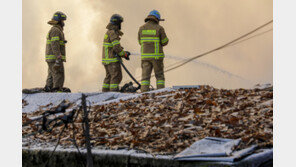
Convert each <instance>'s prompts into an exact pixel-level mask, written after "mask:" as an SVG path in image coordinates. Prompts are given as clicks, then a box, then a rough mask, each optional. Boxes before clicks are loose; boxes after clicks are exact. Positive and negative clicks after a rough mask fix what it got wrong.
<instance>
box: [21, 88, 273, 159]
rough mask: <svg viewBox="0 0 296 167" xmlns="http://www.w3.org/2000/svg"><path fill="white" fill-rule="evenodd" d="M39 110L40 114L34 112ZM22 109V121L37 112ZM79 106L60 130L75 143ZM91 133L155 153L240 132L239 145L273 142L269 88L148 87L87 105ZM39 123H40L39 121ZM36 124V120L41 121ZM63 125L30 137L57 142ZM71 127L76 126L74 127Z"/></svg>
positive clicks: (100, 140) (64, 140) (107, 142)
mask: <svg viewBox="0 0 296 167" xmlns="http://www.w3.org/2000/svg"><path fill="white" fill-rule="evenodd" d="M37 113H38V114H37ZM40 113H41V112H40V111H37V112H36V113H24V114H23V123H24V122H27V121H29V120H30V119H31V118H32V117H34V116H37V115H40ZM82 113H83V112H82V111H81V112H79V114H78V116H77V118H76V119H75V122H74V126H73V124H68V128H66V129H65V132H64V133H63V135H62V136H61V141H60V143H61V144H63V145H73V143H72V140H71V139H72V138H73V135H75V138H76V142H77V144H78V145H79V146H84V143H85V140H84V136H83V129H82V123H83V114H82ZM89 121H90V135H91V138H92V141H91V143H92V145H93V146H94V147H96V146H97V147H100V146H104V147H107V148H108V149H120V148H129V149H136V150H143V151H145V152H149V153H154V154H155V153H157V154H175V153H179V152H181V151H183V150H184V149H185V148H187V147H189V146H190V145H191V144H192V143H194V142H195V141H197V140H200V139H203V138H205V137H223V138H230V139H238V138H241V143H240V145H239V146H238V148H235V149H243V148H246V147H249V146H251V145H258V146H259V147H270V146H271V147H272V145H273V89H272V87H269V88H264V89H259V88H256V89H235V90H225V89H216V88H213V87H210V86H200V88H194V89H184V90H175V91H167V92H160V93H147V94H143V95H142V96H140V97H137V98H134V99H129V100H125V101H123V100H120V102H114V103H109V104H105V105H93V106H92V107H91V108H90V114H89ZM37 124H38V123H37ZM39 124H40V122H39ZM62 128H63V126H60V127H56V128H54V129H53V130H52V131H51V132H43V133H41V134H40V133H37V134H34V135H31V136H30V137H28V138H30V140H33V141H34V140H35V141H36V140H38V142H45V143H47V142H56V141H57V138H58V136H59V133H60V131H61V130H62ZM37 130H38V126H37V125H36V123H31V124H30V125H29V126H27V127H23V135H28V134H30V133H33V132H35V131H37ZM73 130H74V131H73Z"/></svg>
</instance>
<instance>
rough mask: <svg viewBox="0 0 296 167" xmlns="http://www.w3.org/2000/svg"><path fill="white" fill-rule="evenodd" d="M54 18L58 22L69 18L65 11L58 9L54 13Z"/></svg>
mask: <svg viewBox="0 0 296 167" xmlns="http://www.w3.org/2000/svg"><path fill="white" fill-rule="evenodd" d="M52 20H55V21H58V22H59V21H62V20H67V16H66V15H65V14H64V13H63V12H60V11H57V12H55V13H54V15H53V17H52Z"/></svg>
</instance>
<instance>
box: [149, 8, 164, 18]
mask: <svg viewBox="0 0 296 167" xmlns="http://www.w3.org/2000/svg"><path fill="white" fill-rule="evenodd" d="M148 16H155V17H156V18H157V19H158V20H159V21H164V19H161V17H160V13H159V12H158V11H157V10H152V11H151V12H150V13H149V15H148Z"/></svg>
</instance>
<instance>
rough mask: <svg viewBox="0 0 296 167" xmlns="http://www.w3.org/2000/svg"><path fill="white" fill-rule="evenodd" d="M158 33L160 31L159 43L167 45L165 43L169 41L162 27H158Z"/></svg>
mask: <svg viewBox="0 0 296 167" xmlns="http://www.w3.org/2000/svg"><path fill="white" fill-rule="evenodd" d="M159 33H160V43H161V45H162V46H165V45H167V44H168V43H169V39H168V37H167V36H166V33H165V31H164V28H163V27H161V28H160V31H159Z"/></svg>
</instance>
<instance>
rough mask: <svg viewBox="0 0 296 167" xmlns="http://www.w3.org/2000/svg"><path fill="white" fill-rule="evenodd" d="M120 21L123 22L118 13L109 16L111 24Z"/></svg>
mask: <svg viewBox="0 0 296 167" xmlns="http://www.w3.org/2000/svg"><path fill="white" fill-rule="evenodd" d="M121 22H123V17H122V16H120V15H119V14H114V15H112V16H111V18H110V23H111V24H113V25H120V23H121Z"/></svg>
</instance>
